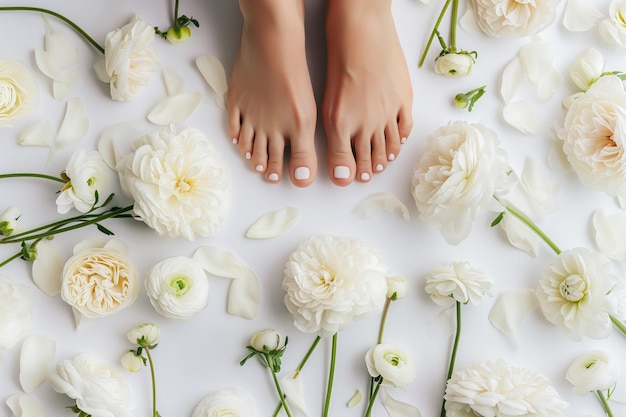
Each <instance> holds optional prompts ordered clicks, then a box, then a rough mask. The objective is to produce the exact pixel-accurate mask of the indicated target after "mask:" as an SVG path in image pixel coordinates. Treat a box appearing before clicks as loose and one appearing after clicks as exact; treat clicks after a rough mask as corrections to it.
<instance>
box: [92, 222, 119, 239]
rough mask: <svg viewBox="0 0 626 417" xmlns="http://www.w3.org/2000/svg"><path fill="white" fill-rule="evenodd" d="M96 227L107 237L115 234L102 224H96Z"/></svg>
mask: <svg viewBox="0 0 626 417" xmlns="http://www.w3.org/2000/svg"><path fill="white" fill-rule="evenodd" d="M96 227H97V228H98V230H99V231H101V232H102V233H104V234H105V235H107V236H112V235H114V234H115V233H113V232H112V231H110V230H109V229H107V228H106V227H104V226H103V225H101V224H100V223H96Z"/></svg>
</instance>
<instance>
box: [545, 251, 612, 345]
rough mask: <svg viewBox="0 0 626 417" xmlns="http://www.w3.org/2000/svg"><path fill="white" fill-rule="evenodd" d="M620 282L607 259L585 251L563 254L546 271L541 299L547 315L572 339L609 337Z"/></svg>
mask: <svg viewBox="0 0 626 417" xmlns="http://www.w3.org/2000/svg"><path fill="white" fill-rule="evenodd" d="M615 287H616V279H615V277H614V276H613V275H612V274H611V271H610V262H609V260H608V259H607V258H605V257H604V256H602V255H600V254H598V253H596V252H591V251H590V250H588V249H585V248H574V249H570V250H566V251H563V252H561V254H560V255H559V256H558V257H557V258H556V259H555V260H554V261H553V262H552V264H550V266H549V267H548V268H547V269H546V270H545V271H544V273H543V276H542V277H541V280H540V281H539V287H538V288H537V296H538V297H539V303H540V305H541V310H542V311H543V314H544V316H545V317H546V319H547V320H548V321H549V322H550V323H553V324H555V325H556V326H558V327H559V328H560V329H561V330H562V331H563V332H564V333H565V334H566V335H567V336H568V337H569V338H571V339H573V340H580V339H582V338H583V336H586V337H590V338H593V339H603V338H605V337H607V336H608V335H609V334H610V332H611V329H612V325H611V318H610V315H617V314H618V311H617V309H616V308H617V307H616V304H617V303H616V300H615V297H616V296H617V295H616V294H618V292H616V291H615Z"/></svg>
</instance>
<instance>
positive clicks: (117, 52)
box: [104, 16, 158, 101]
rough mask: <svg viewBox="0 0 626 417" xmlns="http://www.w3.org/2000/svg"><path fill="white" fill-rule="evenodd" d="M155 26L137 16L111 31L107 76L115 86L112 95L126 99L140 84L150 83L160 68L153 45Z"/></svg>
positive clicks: (134, 93)
mask: <svg viewBox="0 0 626 417" xmlns="http://www.w3.org/2000/svg"><path fill="white" fill-rule="evenodd" d="M154 38H155V35H154V27H153V26H151V25H149V24H148V23H146V22H144V21H142V20H141V19H139V18H138V17H137V16H135V17H134V18H133V19H132V20H131V21H130V23H128V24H126V25H125V26H123V27H121V28H120V29H116V30H114V31H112V32H109V33H108V34H107V36H106V39H105V41H104V50H105V52H104V69H105V71H106V76H107V78H108V79H105V80H106V81H108V82H109V83H110V86H111V98H112V99H113V100H117V101H126V100H128V99H131V98H133V97H134V96H135V95H136V94H137V92H138V90H139V87H142V86H145V85H146V84H148V81H149V80H150V77H151V76H152V73H153V72H154V71H155V70H156V69H157V68H158V57H157V52H156V50H155V49H154V48H152V47H151V46H150V44H151V43H152V41H153V40H154Z"/></svg>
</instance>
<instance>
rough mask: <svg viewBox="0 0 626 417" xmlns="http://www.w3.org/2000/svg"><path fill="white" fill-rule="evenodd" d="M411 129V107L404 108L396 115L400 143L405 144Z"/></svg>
mask: <svg viewBox="0 0 626 417" xmlns="http://www.w3.org/2000/svg"><path fill="white" fill-rule="evenodd" d="M412 129H413V115H412V114H411V106H410V105H408V106H404V107H402V108H401V109H400V112H399V113H398V135H399V136H400V143H404V142H406V140H407V139H408V137H409V135H410V134H411V130H412Z"/></svg>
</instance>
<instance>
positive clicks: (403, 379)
mask: <svg viewBox="0 0 626 417" xmlns="http://www.w3.org/2000/svg"><path fill="white" fill-rule="evenodd" d="M365 364H366V365H367V372H369V374H370V375H371V376H372V377H373V378H376V377H378V376H379V375H380V376H381V377H382V378H383V382H382V385H383V386H394V387H405V386H407V385H409V384H410V383H411V382H413V381H414V380H415V377H416V376H417V374H416V370H415V363H414V362H413V358H411V356H410V355H409V354H408V353H407V352H406V351H405V350H404V349H402V348H400V347H398V346H395V345H392V344H390V343H380V344H377V345H375V346H372V347H371V348H370V349H369V350H368V351H367V353H366V355H365Z"/></svg>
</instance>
